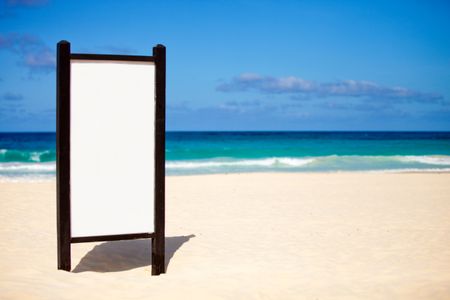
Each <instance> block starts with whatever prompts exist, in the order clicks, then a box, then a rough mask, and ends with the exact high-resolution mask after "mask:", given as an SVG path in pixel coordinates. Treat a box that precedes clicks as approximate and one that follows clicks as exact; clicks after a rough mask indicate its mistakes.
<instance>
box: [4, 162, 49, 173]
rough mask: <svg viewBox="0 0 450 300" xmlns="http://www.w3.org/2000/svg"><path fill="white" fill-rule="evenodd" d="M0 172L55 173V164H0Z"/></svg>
mask: <svg viewBox="0 0 450 300" xmlns="http://www.w3.org/2000/svg"><path fill="white" fill-rule="evenodd" d="M0 171H33V172H39V171H56V164H55V163H0Z"/></svg>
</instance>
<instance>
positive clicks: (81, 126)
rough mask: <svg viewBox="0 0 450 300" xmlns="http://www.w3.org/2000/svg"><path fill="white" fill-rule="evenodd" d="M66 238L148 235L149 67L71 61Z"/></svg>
mask: <svg viewBox="0 0 450 300" xmlns="http://www.w3.org/2000/svg"><path fill="white" fill-rule="evenodd" d="M70 76H71V91H70V92H71V96H70V97H71V101H70V102H71V104H70V130H71V132H70V144H71V145H70V148H71V149H70V161H71V163H70V191H71V225H72V226H71V230H72V237H83V236H98V235H114V234H131V233H144V232H153V216H154V207H153V205H154V155H155V127H154V126H155V125H154V124H155V65H154V63H152V62H120V61H101V60H98V61H96V60H71V75H70Z"/></svg>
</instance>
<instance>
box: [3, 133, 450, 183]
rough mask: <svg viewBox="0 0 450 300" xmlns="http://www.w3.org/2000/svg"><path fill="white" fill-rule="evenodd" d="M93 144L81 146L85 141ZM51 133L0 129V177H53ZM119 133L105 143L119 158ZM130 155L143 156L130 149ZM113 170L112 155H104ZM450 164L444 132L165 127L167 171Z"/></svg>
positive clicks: (440, 167)
mask: <svg viewBox="0 0 450 300" xmlns="http://www.w3.org/2000/svg"><path fill="white" fill-rule="evenodd" d="M89 146H92V145H86V147H89ZM55 147H56V142H55V133H0V177H7V178H17V177H27V178H28V177H32V178H52V177H54V176H55V160H56V150H55ZM120 149H121V144H120V136H118V137H117V146H116V147H114V148H113V149H111V150H110V151H114V152H116V153H117V157H120V155H122V153H121V152H120ZM133 155H144V154H142V153H140V152H139V149H136V153H135V154H133ZM111 169H112V170H114V162H111ZM336 171H396V172H397V171H426V172H448V171H450V133H449V132H168V133H167V135H166V173H167V174H168V175H186V174H210V173H236V172H336Z"/></svg>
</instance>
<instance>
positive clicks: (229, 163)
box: [0, 151, 450, 178]
mask: <svg viewBox="0 0 450 300" xmlns="http://www.w3.org/2000/svg"><path fill="white" fill-rule="evenodd" d="M3 152H5V151H3ZM111 171H112V172H114V162H111ZM166 171H167V175H184V174H186V175H188V174H212V173H216V174H217V173H242V172H340V171H343V172H347V171H350V172H351V171H363V172H365V171H368V172H371V171H374V172H449V171H450V156H448V155H447V156H446V155H423V156H411V155H409V156H408V155H407V156H401V155H392V156H364V155H344V156H340V155H328V156H317V157H269V158H267V157H266V158H254V159H247V158H212V159H197V160H167V161H166ZM55 174H56V162H55V161H52V162H0V177H17V178H19V177H24V178H25V177H36V178H41V177H45V178H47V177H52V176H53V177H54V176H55Z"/></svg>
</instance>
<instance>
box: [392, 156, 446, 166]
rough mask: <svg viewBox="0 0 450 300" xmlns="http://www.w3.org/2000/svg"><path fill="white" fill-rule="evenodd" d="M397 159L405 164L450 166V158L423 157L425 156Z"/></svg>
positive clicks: (399, 157) (400, 157)
mask: <svg viewBox="0 0 450 300" xmlns="http://www.w3.org/2000/svg"><path fill="white" fill-rule="evenodd" d="M397 158H398V159H399V160H401V161H404V162H418V163H422V164H428V165H445V166H450V156H444V155H442V156H440V155H423V156H415V155H408V156H397Z"/></svg>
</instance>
